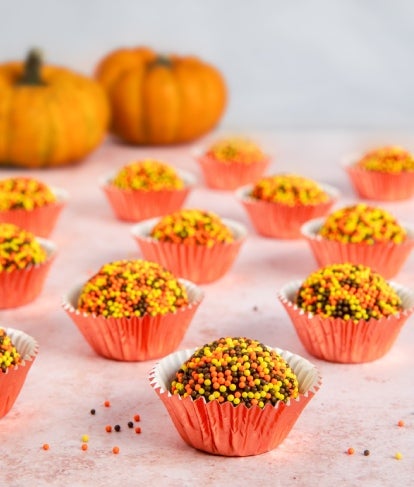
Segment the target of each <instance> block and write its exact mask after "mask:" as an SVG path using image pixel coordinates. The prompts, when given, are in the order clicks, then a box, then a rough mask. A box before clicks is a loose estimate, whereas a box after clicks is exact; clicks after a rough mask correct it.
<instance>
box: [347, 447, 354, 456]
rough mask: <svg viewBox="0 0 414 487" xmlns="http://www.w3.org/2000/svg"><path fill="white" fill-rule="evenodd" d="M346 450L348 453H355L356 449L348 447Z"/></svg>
mask: <svg viewBox="0 0 414 487" xmlns="http://www.w3.org/2000/svg"><path fill="white" fill-rule="evenodd" d="M346 452H347V453H348V455H353V454H354V453H355V450H354V449H353V448H348V450H347V451H346Z"/></svg>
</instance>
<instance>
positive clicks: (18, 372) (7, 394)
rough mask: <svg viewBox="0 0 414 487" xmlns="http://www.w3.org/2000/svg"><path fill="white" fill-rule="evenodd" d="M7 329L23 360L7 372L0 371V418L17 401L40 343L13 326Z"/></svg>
mask: <svg viewBox="0 0 414 487" xmlns="http://www.w3.org/2000/svg"><path fill="white" fill-rule="evenodd" d="M5 331H6V333H7V335H9V337H10V338H11V341H12V342H13V344H14V346H15V347H16V350H17V351H18V352H19V354H20V356H21V359H22V361H21V362H20V363H19V364H18V365H16V366H12V367H9V368H8V369H7V370H6V372H5V373H3V372H1V371H0V418H2V417H3V416H5V415H6V414H7V413H8V412H9V411H10V409H11V408H12V406H13V404H14V403H15V401H16V399H17V397H18V395H19V393H20V391H21V389H22V387H23V384H24V381H25V380H26V376H27V373H28V372H29V370H30V367H31V366H32V364H33V362H34V360H35V358H36V356H37V353H38V344H37V342H36V340H35V339H34V338H32V337H31V336H29V335H27V334H26V333H24V332H22V331H20V330H15V329H13V328H5Z"/></svg>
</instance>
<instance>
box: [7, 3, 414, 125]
mask: <svg viewBox="0 0 414 487" xmlns="http://www.w3.org/2000/svg"><path fill="white" fill-rule="evenodd" d="M0 33H1V34H0V43H1V44H0V61H6V60H9V59H19V58H22V57H23V56H24V54H25V52H26V51H27V49H28V48H29V47H30V46H33V45H36V46H39V47H41V48H43V49H44V51H45V52H46V59H47V61H48V62H51V63H56V64H63V65H66V66H68V67H71V68H73V69H76V70H78V71H81V72H84V73H86V74H91V73H92V71H93V68H94V66H95V65H96V63H97V61H98V60H99V59H100V58H101V56H103V55H104V54H105V53H106V52H107V51H109V50H111V49H113V48H116V47H120V46H133V45H148V46H150V47H153V48H155V49H157V50H160V51H162V52H176V53H182V54H195V55H199V56H200V57H203V58H204V59H205V60H207V61H210V62H211V63H213V64H215V65H216V66H217V67H219V68H220V69H221V70H222V72H223V74H224V76H225V78H226V80H227V83H228V86H229V90H230V101H229V106H228V109H227V112H226V116H225V118H224V119H223V123H222V126H224V127H227V128H230V129H251V128H254V129H268V128H271V129H273V128H276V129H280V128H288V129H290V128H301V129H302V128H313V129H314V128H323V129H325V128H339V129H342V128H344V129H349V128H355V129H361V128H362V129H384V128H385V129H389V128H392V129H393V128H395V129H399V130H401V129H405V130H406V129H408V130H410V129H411V128H413V129H414V68H413V62H414V61H413V47H414V1H412V0H388V1H387V0H292V1H291V2H287V1H285V0H283V1H282V0H254V1H252V0H208V1H207V0H205V1H201V0H150V1H143V0H135V1H134V0H116V1H105V0H102V1H99V0H13V1H12V0H8V1H6V0H0Z"/></svg>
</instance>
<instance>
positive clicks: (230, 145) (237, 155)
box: [206, 137, 266, 164]
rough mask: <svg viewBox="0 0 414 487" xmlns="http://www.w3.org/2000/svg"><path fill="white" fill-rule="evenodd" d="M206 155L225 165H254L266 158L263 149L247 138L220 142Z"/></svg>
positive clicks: (228, 139) (232, 138) (230, 138)
mask: <svg viewBox="0 0 414 487" xmlns="http://www.w3.org/2000/svg"><path fill="white" fill-rule="evenodd" d="M206 155H207V156H209V157H212V158H214V159H215V160H216V161H219V162H222V163H224V164H230V163H239V164H252V163H254V162H260V161H263V160H264V159H265V158H266V155H265V154H264V153H263V151H262V150H261V148H260V147H259V146H258V145H257V144H256V143H255V142H253V141H252V140H249V139H247V138H246V137H228V138H224V139H221V140H218V141H217V142H215V143H214V144H213V145H212V146H211V147H210V148H209V149H208V151H207V152H206Z"/></svg>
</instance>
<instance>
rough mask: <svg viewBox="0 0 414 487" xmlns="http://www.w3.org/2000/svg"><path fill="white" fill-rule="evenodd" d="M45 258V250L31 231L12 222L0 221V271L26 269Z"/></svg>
mask: <svg viewBox="0 0 414 487" xmlns="http://www.w3.org/2000/svg"><path fill="white" fill-rule="evenodd" d="M46 259H47V254H46V251H45V250H44V249H43V247H42V246H41V245H40V243H39V242H38V241H37V240H36V237H35V236H34V235H33V234H32V233H31V232H28V231H26V230H23V229H22V228H20V227H18V226H17V225H13V224H12V223H0V272H13V271H15V270H18V269H26V268H27V267H29V266H32V265H36V264H41V263H42V262H44V261H45V260H46Z"/></svg>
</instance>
